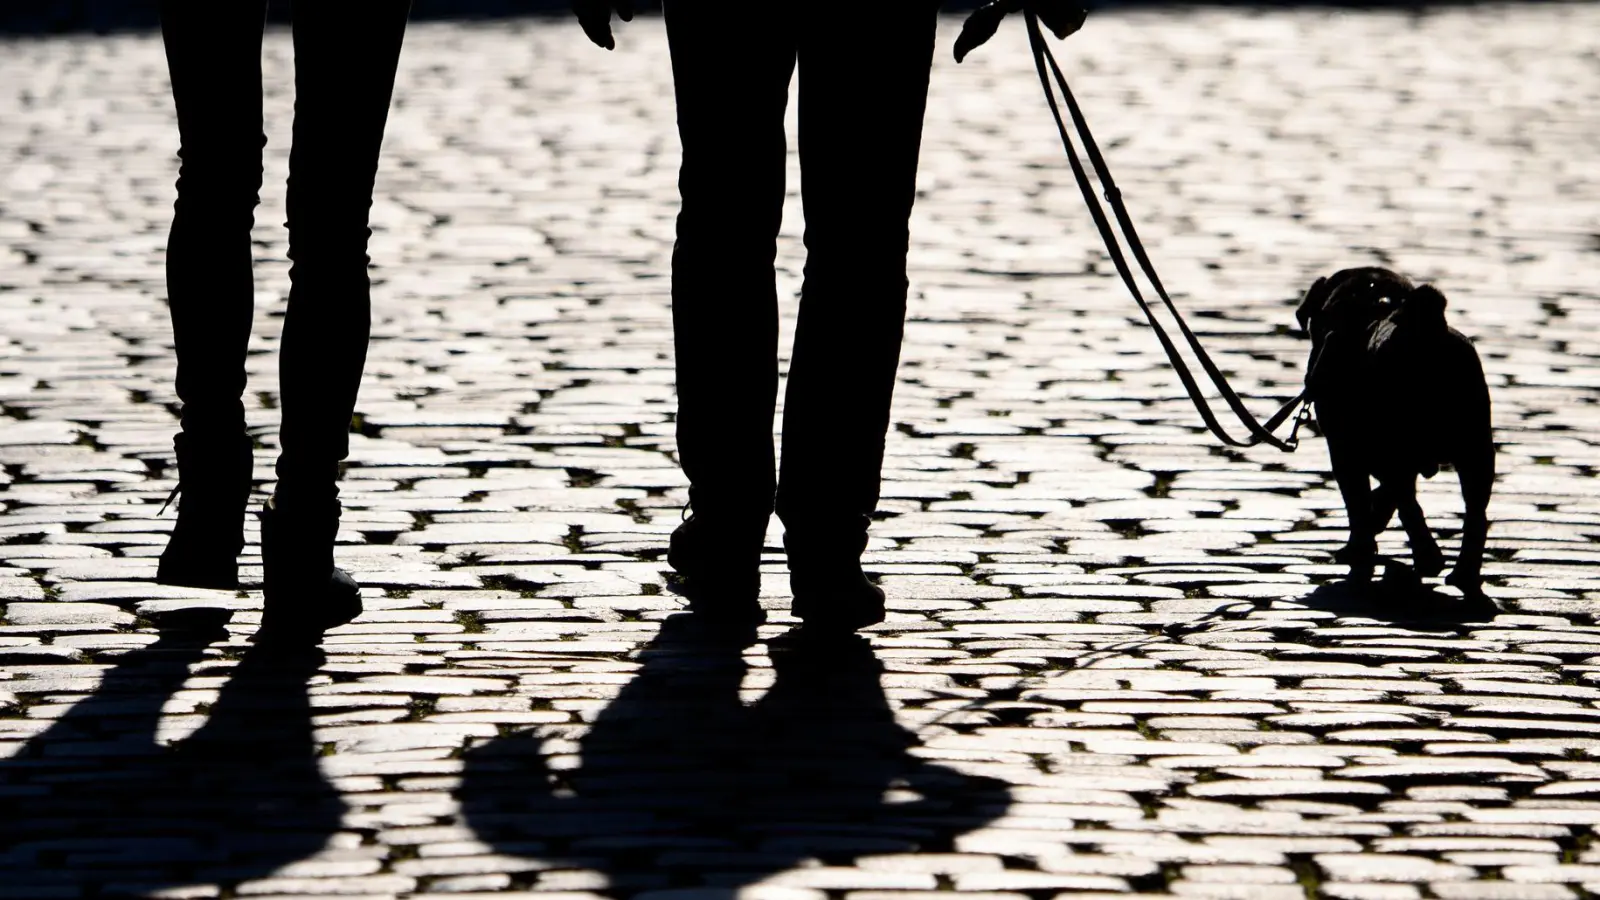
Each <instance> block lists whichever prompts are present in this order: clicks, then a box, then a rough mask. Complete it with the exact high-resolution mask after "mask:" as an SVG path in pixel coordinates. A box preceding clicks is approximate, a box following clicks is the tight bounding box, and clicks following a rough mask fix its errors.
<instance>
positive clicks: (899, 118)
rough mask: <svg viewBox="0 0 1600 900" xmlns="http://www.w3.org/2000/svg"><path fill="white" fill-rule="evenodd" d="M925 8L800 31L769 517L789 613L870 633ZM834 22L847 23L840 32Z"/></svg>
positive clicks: (929, 44)
mask: <svg viewBox="0 0 1600 900" xmlns="http://www.w3.org/2000/svg"><path fill="white" fill-rule="evenodd" d="M936 12H937V5H936V4H935V3H931V2H925V0H924V2H918V3H912V4H903V3H868V4H860V5H857V6H854V7H852V8H851V10H850V13H849V15H848V16H844V17H841V16H840V15H839V13H838V10H837V9H835V8H831V7H827V6H806V7H804V13H803V15H802V21H801V25H800V51H799V55H800V167H801V173H802V175H801V179H802V183H801V190H802V195H803V199H804V202H805V216H806V233H805V242H806V271H805V285H804V288H803V290H802V294H801V301H800V320H799V324H798V326H797V332H796V335H795V346H794V358H793V360H792V361H791V363H790V367H789V384H788V390H787V393H786V395H785V399H784V416H783V419H784V421H783V470H782V474H781V477H780V480H779V487H778V499H777V509H778V515H779V516H780V517H782V519H783V524H784V528H785V534H784V545H785V547H786V548H787V549H788V554H789V570H790V584H791V586H792V587H793V589H794V594H795V610H794V611H795V614H796V615H798V616H799V617H801V618H802V619H805V620H806V621H807V622H808V623H813V622H821V623H827V624H837V625H843V626H847V627H850V628H856V627H860V626H862V625H867V624H871V623H872V622H876V621H881V620H882V618H883V595H882V593H881V592H879V591H878V590H877V589H876V588H875V587H873V586H872V585H870V584H869V583H868V582H867V581H866V579H865V576H863V575H862V574H861V569H860V558H861V552H862V550H863V549H864V548H865V546H866V540H867V526H868V524H869V522H870V521H871V516H872V512H873V510H874V509H875V508H876V507H877V503H878V491H879V477H880V473H881V469H882V465H883V448H884V437H885V433H886V432H887V430H888V427H889V404H890V399H891V397H892V395H893V392H894V378H895V368H896V366H897V365H898V363H899V359H900V338H901V333H902V331H903V328H904V320H905V311H906V289H907V283H906V250H907V245H908V241H909V237H908V231H907V221H908V219H909V218H910V215H911V205H912V200H913V197H914V195H915V191H916V174H917V154H918V149H919V147H920V144H921V138H922V114H923V108H924V106H925V104H926V100H927V93H928V72H929V69H930V67H931V65H932V60H933V40H934V25H935V14H936ZM841 24H844V25H845V27H841Z"/></svg>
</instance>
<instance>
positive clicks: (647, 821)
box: [460, 616, 1010, 898]
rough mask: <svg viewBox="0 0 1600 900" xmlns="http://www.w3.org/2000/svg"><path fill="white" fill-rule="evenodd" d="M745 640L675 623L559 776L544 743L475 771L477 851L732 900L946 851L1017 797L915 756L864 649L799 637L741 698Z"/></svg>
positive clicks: (472, 762)
mask: <svg viewBox="0 0 1600 900" xmlns="http://www.w3.org/2000/svg"><path fill="white" fill-rule="evenodd" d="M748 643H749V638H748V637H744V636H735V635H730V634H728V633H726V632H716V631H708V630H705V629H704V628H703V627H702V626H700V625H699V624H698V623H697V622H696V621H695V619H694V617H692V616H673V617H671V618H669V619H667V620H666V621H665V623H664V624H663V626H662V629H661V632H660V633H659V634H658V635H657V636H656V638H655V639H654V640H653V641H651V643H650V644H649V645H648V646H647V647H646V648H645V650H644V651H643V653H642V654H641V659H642V662H643V668H642V669H641V670H640V672H639V673H638V675H637V676H636V677H635V678H634V679H633V681H631V682H629V684H628V685H627V686H626V687H624V688H623V690H622V692H621V693H620V694H619V695H618V696H617V699H616V700H615V701H613V702H612V703H611V705H610V706H608V707H607V708H606V709H605V711H604V712H602V713H601V715H600V716H599V718H598V719H597V720H596V722H595V724H594V726H593V728H592V729H591V730H590V731H589V733H588V734H587V735H586V736H585V737H584V738H583V739H582V741H581V742H580V757H581V765H580V767H579V768H577V769H576V770H565V769H563V768H561V767H559V766H557V767H552V766H551V765H550V764H549V763H548V762H547V761H546V759H545V757H544V756H543V755H542V754H541V752H540V742H539V740H538V738H537V736H536V734H535V733H532V732H523V733H519V734H517V735H513V736H509V737H505V738H500V739H497V740H495V741H491V742H489V743H488V744H484V745H482V746H480V747H478V748H476V749H474V750H473V751H471V752H470V753H469V754H468V756H467V765H466V772H465V777H464V781H463V784H462V788H461V794H460V799H461V802H462V806H463V809H464V812H465V815H466V818H467V820H468V823H469V824H470V825H471V827H472V828H473V830H474V831H476V832H477V834H478V836H479V838H480V839H482V840H484V841H486V842H488V843H490V844H492V845H494V847H495V848H496V849H497V850H498V851H499V852H502V853H506V854H511V855H516V856H521V857H525V858H529V865H528V868H527V869H526V870H525V871H524V872H523V873H521V874H520V875H519V876H518V880H519V881H520V882H521V884H523V885H526V886H534V887H537V886H538V884H539V877H540V876H539V874H538V873H539V870H541V869H545V868H549V867H551V866H552V865H554V866H560V867H579V868H586V869H592V870H595V871H598V872H599V873H600V874H601V875H602V876H603V878H604V879H605V885H604V887H602V888H600V890H602V891H604V892H605V893H607V894H608V895H610V896H612V897H619V898H621V897H628V896H631V895H632V894H635V893H637V892H640V891H645V890H657V889H668V888H701V889H711V890H713V891H716V892H717V893H720V892H721V891H722V890H724V889H725V890H727V891H728V892H729V893H730V895H731V893H732V892H733V891H735V890H737V889H738V888H740V887H742V886H745V885H749V884H753V883H755V882H758V881H761V880H763V879H765V878H768V877H769V876H772V875H775V874H777V873H780V872H784V871H787V870H789V869H793V868H796V867H798V866H800V865H801V864H802V863H804V862H806V861H808V860H821V861H823V862H825V863H830V864H841V865H844V864H849V863H850V862H851V861H853V860H854V859H855V858H856V857H859V856H862V855H865V854H870V853H900V852H912V851H940V850H948V849H950V848H951V846H952V843H953V841H954V840H955V838H956V837H957V836H959V835H961V834H964V833H966V832H968V831H971V830H973V829H975V828H978V827H981V826H982V825H984V824H986V823H988V822H990V821H993V820H994V819H995V818H996V817H998V816H999V815H1000V814H1001V813H1003V812H1004V811H1005V809H1006V807H1007V806H1008V805H1009V803H1010V794H1009V791H1008V789H1007V787H1006V785H1005V784H1004V783H1002V782H999V781H996V780H994V779H989V778H981V777H974V776H969V775H965V774H963V773H960V772H957V771H955V770H953V769H950V768H947V767H944V766H940V765H936V764H931V763H927V762H924V761H922V760H919V759H917V758H915V757H914V756H912V755H910V753H909V752H908V751H909V750H910V749H911V748H913V747H915V746H917V740H916V738H915V736H913V735H912V734H911V733H910V732H908V731H907V730H905V729H904V728H902V727H900V725H899V724H897V723H896V722H895V720H894V716H893V713H892V711H891V710H890V708H889V704H888V701H887V699H886V698H885V696H884V692H883V687H882V685H881V682H880V676H881V673H882V666H881V665H880V664H879V663H878V661H877V660H876V659H875V658H874V657H873V655H872V652H871V648H870V645H869V644H868V643H867V642H866V640H865V639H863V638H860V637H856V636H849V637H845V638H818V637H808V636H806V635H804V634H803V633H800V632H796V633H793V634H791V635H790V636H788V637H786V638H785V639H781V640H780V641H777V642H774V644H773V646H772V647H771V659H772V664H773V677H774V680H773V683H772V686H771V687H770V689H769V690H768V691H767V692H766V694H765V695H764V696H763V697H762V698H761V699H760V700H759V701H757V702H756V703H754V704H753V705H748V706H747V705H745V704H744V703H742V702H741V700H740V696H739V690H740V684H741V682H742V681H743V680H744V677H745V674H746V664H745V661H744V657H743V650H744V648H745V646H747V645H748Z"/></svg>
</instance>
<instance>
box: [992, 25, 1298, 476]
mask: <svg viewBox="0 0 1600 900" xmlns="http://www.w3.org/2000/svg"><path fill="white" fill-rule="evenodd" d="M1023 15H1024V18H1025V19H1026V21H1027V26H1028V44H1029V46H1030V47H1031V48H1032V50H1033V63H1034V68H1035V69H1037V70H1038V73H1039V84H1040V86H1041V87H1042V88H1044V97H1045V101H1046V102H1047V103H1048V104H1049V106H1050V115H1051V117H1052V118H1054V119H1055V123H1056V131H1057V132H1059V133H1060V135H1061V144H1062V147H1063V148H1065V150H1066V152H1067V162H1068V163H1070V164H1071V166H1072V176H1073V178H1075V179H1076V180H1077V182H1078V189H1079V191H1080V192H1081V193H1082V194H1083V199H1084V203H1085V205H1087V206H1088V207H1089V215H1090V217H1091V218H1093V219H1094V224H1095V227H1096V228H1098V229H1099V230H1100V238H1101V240H1102V241H1103V242H1104V244H1105V247H1106V252H1107V254H1109V255H1110V257H1111V262H1112V264H1113V265H1115V266H1116V269H1117V274H1118V275H1121V276H1122V281H1123V284H1125V285H1127V287H1128V292H1129V293H1130V294H1132V295H1133V300H1134V302H1135V303H1137V304H1138V305H1139V309H1140V311H1142V312H1143V313H1144V316H1145V320H1146V321H1148V322H1149V323H1150V327H1151V328H1152V329H1153V330H1154V331H1155V334H1156V339H1157V340H1158V341H1160V342H1161V349H1162V350H1163V351H1165V352H1166V354H1167V360H1168V361H1169V362H1171V363H1172V368H1173V370H1174V371H1175V372H1177V374H1178V380H1179V381H1181V382H1183V387H1184V390H1185V391H1187V392H1188V394H1189V399H1190V400H1191V401H1192V402H1193V403H1194V406H1195V409H1196V411H1198V412H1199V413H1200V418H1201V420H1202V421H1203V422H1205V425H1206V428H1207V430H1209V431H1210V432H1211V433H1212V434H1214V435H1216V437H1217V439H1218V440H1220V441H1222V442H1223V443H1224V444H1227V445H1228V446H1230V447H1254V446H1255V445H1257V444H1269V445H1271V446H1273V447H1277V448H1278V449H1279V450H1282V451H1284V452H1285V453H1293V452H1294V450H1295V448H1296V447H1297V446H1299V443H1300V441H1299V431H1300V426H1301V425H1302V424H1304V423H1305V422H1306V421H1307V420H1308V419H1309V418H1310V415H1311V406H1310V404H1309V402H1308V401H1307V400H1306V396H1305V392H1304V391H1301V392H1300V393H1299V394H1297V395H1295V397H1294V399H1292V400H1290V401H1289V402H1288V403H1285V404H1284V405H1283V406H1282V407H1281V408H1279V409H1278V411H1277V412H1276V413H1274V414H1273V415H1272V417H1271V418H1269V419H1268V420H1267V421H1266V423H1265V424H1264V425H1263V424H1262V423H1261V422H1260V421H1259V420H1257V419H1256V417H1255V415H1254V414H1252V413H1251V412H1250V410H1249V408H1248V407H1246V406H1245V405H1244V401H1243V400H1241V399H1240V398H1239V395H1238V394H1237V393H1235V392H1234V390H1233V388H1232V387H1231V386H1229V384H1228V379H1227V378H1226V377H1225V376H1224V375H1223V374H1222V371H1221V370H1220V369H1218V368H1217V366H1216V363H1214V362H1213V361H1212V360H1211V356H1210V354H1208V353H1206V351H1205V348H1204V347H1202V346H1201V345H1200V339H1199V338H1198V337H1196V336H1195V334H1194V332H1193V330H1191V329H1190V328H1189V324H1188V322H1187V321H1185V320H1184V318H1183V315H1182V314H1181V313H1179V312H1178V307H1177V306H1176V304H1174V303H1173V302H1172V298H1171V297H1170V296H1168V295H1167V289H1166V288H1165V287H1164V286H1163V285H1162V284H1161V279H1160V277H1158V276H1157V275H1156V270H1155V266H1154V265H1153V264H1152V263H1151V262H1150V257H1149V254H1147V253H1146V252H1145V249H1144V243H1143V242H1142V241H1140V240H1139V233H1138V231H1137V230H1135V229H1134V227H1133V220H1132V218H1131V217H1130V216H1129V215H1128V209H1127V207H1126V206H1125V205H1124V204H1123V202H1122V191H1121V190H1120V189H1119V188H1118V187H1117V185H1116V182H1114V181H1113V180H1112V178H1111V170H1110V169H1109V168H1107V166H1106V161H1105V158H1104V157H1103V156H1102V155H1101V154H1100V147H1099V145H1098V144H1097V143H1095V140H1094V135H1093V134H1091V133H1090V131H1089V123H1088V122H1087V121H1086V120H1085V119H1084V117H1083V110H1082V109H1080V108H1079V107H1078V101H1077V98H1075V97H1074V96H1073V94H1072V89H1071V88H1070V87H1068V86H1067V78H1066V76H1065V75H1063V74H1062V73H1061V67H1060V66H1059V65H1057V63H1056V58H1055V55H1054V54H1052V53H1051V52H1050V47H1049V45H1048V44H1046V43H1045V40H1044V35H1043V34H1041V33H1040V31H1039V20H1038V17H1037V16H1036V15H1035V14H1034V13H1033V12H1032V11H1030V10H1025V11H1024V13H1023ZM1052 76H1053V78H1052ZM1052 80H1053V81H1054V85H1052V84H1051V82H1052ZM1057 90H1059V91H1060V93H1061V100H1062V101H1064V102H1065V103H1066V106H1067V112H1068V114H1069V115H1070V116H1071V117H1072V124H1073V128H1074V130H1076V131H1077V133H1078V137H1079V138H1080V139H1081V140H1082V141H1083V149H1084V152H1085V154H1086V155H1087V156H1088V157H1089V164H1090V165H1091V166H1093V167H1094V173H1095V177H1096V178H1097V179H1098V180H1099V182H1100V185H1101V188H1102V191H1101V193H1102V194H1103V195H1104V197H1105V200H1106V202H1107V203H1109V204H1110V205H1111V212H1112V215H1113V216H1115V217H1116V220H1117V226H1118V227H1119V228H1120V229H1121V230H1122V233H1123V235H1125V236H1126V238H1127V244H1128V251H1129V252H1130V253H1132V255H1133V257H1134V259H1135V260H1136V261H1137V262H1138V263H1139V268H1140V269H1141V270H1142V271H1143V272H1144V275H1145V277H1146V278H1147V279H1149V281H1150V285H1151V286H1152V287H1154V288H1155V292H1156V295H1157V296H1158V297H1159V298H1160V299H1161V303H1162V305H1163V306H1165V307H1166V309H1167V311H1168V312H1169V313H1171V314H1172V318H1173V320H1174V321H1175V322H1176V323H1177V326H1178V331H1179V333H1180V334H1181V335H1182V336H1183V339H1184V342H1185V343H1186V344H1187V345H1188V346H1189V349H1190V350H1192V351H1193V352H1194V355H1195V358H1196V359H1197V360H1198V361H1199V363H1200V367H1201V369H1203V370H1204V371H1205V373H1206V377H1207V379H1208V380H1209V381H1210V382H1211V384H1212V386H1213V387H1215V388H1216V389H1217V392H1218V393H1219V394H1220V395H1221V396H1222V400H1223V402H1224V403H1226V404H1227V405H1228V408H1229V409H1230V410H1231V411H1232V412H1233V414H1234V416H1235V417H1236V418H1237V419H1238V420H1239V423H1240V424H1241V425H1243V426H1244V428H1245V430H1246V431H1248V432H1249V437H1247V438H1243V439H1240V438H1236V437H1234V436H1233V435H1231V434H1229V433H1228V432H1227V431H1226V430H1225V429H1224V428H1223V427H1222V423H1221V422H1219V421H1218V420H1217V416H1216V414H1215V413H1214V412H1213V411H1212V409H1211V404H1210V403H1209V402H1208V401H1207V400H1206V398H1205V395H1204V394H1202V393H1201V391H1200V385H1199V383H1198V382H1197V380H1196V379H1195V377H1194V373H1192V372H1191V371H1190V370H1189V366H1188V364H1187V363H1185V362H1184V361H1183V357H1182V355H1181V354H1180V353H1179V351H1178V347H1177V345H1176V344H1175V343H1174V342H1173V340H1172V338H1171V336H1169V335H1168V334H1167V330H1166V329H1165V328H1163V327H1162V326H1161V323H1160V322H1159V321H1158V320H1157V319H1156V316H1155V311H1154V310H1153V309H1151V307H1150V304H1149V302H1147V301H1146V300H1145V298H1144V295H1143V294H1142V293H1140V291H1139V286H1138V284H1137V283H1136V282H1135V281H1134V278H1133V272H1132V270H1131V269H1130V267H1129V266H1128V261H1127V259H1126V257H1125V256H1124V255H1123V252H1122V242H1121V241H1119V240H1118V239H1117V235H1116V232H1115V231H1113V230H1112V228H1111V223H1110V221H1109V219H1108V217H1107V216H1106V211H1105V209H1104V208H1103V207H1102V206H1101V205H1100V200H1099V198H1098V197H1097V196H1096V194H1095V190H1094V186H1093V185H1092V184H1091V183H1090V181H1089V175H1088V173H1087V172H1086V171H1085V170H1084V167H1083V162H1082V161H1081V160H1079V158H1078V151H1077V148H1076V147H1075V146H1074V144H1073V140H1072V135H1071V134H1070V133H1068V131H1067V125H1066V121H1065V119H1064V118H1063V116H1062V115H1061V106H1060V104H1059V103H1058V102H1057V100H1056V91H1057ZM1297 408H1298V409H1299V415H1297V416H1296V415H1295V412H1296V409H1297ZM1290 416H1295V419H1294V422H1293V424H1292V426H1291V428H1290V431H1289V435H1288V437H1287V438H1279V437H1277V436H1276V435H1274V434H1273V433H1272V432H1273V431H1274V430H1276V429H1277V428H1278V426H1279V425H1282V424H1283V422H1284V421H1285V420H1286V419H1288V418H1289V417H1290Z"/></svg>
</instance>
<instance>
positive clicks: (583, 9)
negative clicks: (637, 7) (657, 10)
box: [572, 0, 633, 50]
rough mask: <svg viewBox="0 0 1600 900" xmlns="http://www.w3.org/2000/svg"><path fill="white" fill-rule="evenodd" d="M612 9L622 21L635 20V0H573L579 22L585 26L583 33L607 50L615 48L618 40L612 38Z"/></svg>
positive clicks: (597, 45)
mask: <svg viewBox="0 0 1600 900" xmlns="http://www.w3.org/2000/svg"><path fill="white" fill-rule="evenodd" d="M612 10H616V12H617V18H619V19H621V20H622V21H624V22H632V21H633V0H572V12H573V13H574V14H575V15H576V16H577V17H578V24H579V25H581V26H583V33H584V34H586V35H588V36H589V40H591V41H594V44H595V46H596V47H604V48H605V49H607V50H614V49H616V46H617V42H616V41H614V40H612V39H611V11H612Z"/></svg>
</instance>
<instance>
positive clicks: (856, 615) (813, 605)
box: [783, 521, 886, 633]
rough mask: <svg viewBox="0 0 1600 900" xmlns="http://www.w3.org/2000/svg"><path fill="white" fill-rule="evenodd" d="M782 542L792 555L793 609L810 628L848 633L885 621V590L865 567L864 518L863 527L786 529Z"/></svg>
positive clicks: (790, 574) (790, 560) (790, 568)
mask: <svg viewBox="0 0 1600 900" xmlns="http://www.w3.org/2000/svg"><path fill="white" fill-rule="evenodd" d="M783 546H784V549H785V550H786V551H787V552H788V556H789V589H790V592H791V593H793V594H794V601H793V603H792V605H791V607H790V609H791V610H792V611H793V612H794V615H795V617H796V618H798V619H800V620H801V621H802V622H804V623H805V627H806V628H807V629H808V630H815V631H817V632H829V633H834V632H837V633H849V632H852V631H855V630H857V629H859V628H865V627H867V626H868V625H876V624H878V623H879V622H882V621H883V620H884V617H885V615H886V613H885V610H884V603H885V599H884V594H883V589H882V588H880V587H878V586H877V585H875V584H873V583H872V582H871V581H869V580H867V575H866V573H865V572H863V571H861V554H862V552H863V551H864V550H866V547H867V532H866V526H865V522H864V521H863V523H862V524H861V527H860V528H859V529H856V528H845V529H838V530H832V531H827V530H822V529H818V528H811V527H805V528H802V529H798V530H797V529H792V528H791V529H788V530H786V531H785V532H784V534H783Z"/></svg>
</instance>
